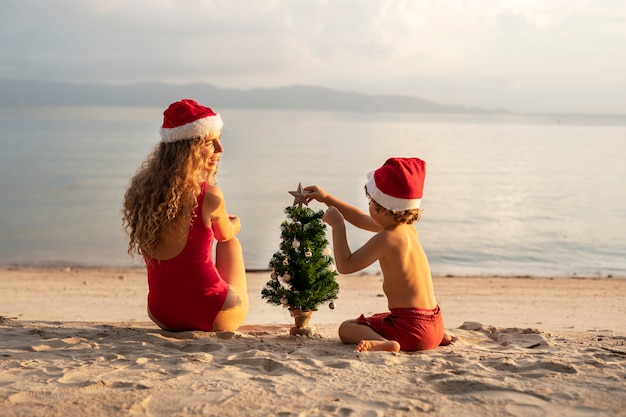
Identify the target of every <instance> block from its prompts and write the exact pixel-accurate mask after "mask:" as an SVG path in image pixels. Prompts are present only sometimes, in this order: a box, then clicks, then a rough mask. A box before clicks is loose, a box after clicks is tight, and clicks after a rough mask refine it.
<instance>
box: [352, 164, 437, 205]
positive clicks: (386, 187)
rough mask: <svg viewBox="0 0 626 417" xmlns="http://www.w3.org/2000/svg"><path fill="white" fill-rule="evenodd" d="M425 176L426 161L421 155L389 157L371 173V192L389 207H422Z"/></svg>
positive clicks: (380, 202) (368, 186)
mask: <svg viewBox="0 0 626 417" xmlns="http://www.w3.org/2000/svg"><path fill="white" fill-rule="evenodd" d="M425 176H426V162H424V161H422V160H421V159H418V158H389V159H387V161H386V162H385V164H384V165H383V166H382V167H380V168H378V169H377V170H376V171H374V172H370V173H369V174H368V178H369V179H368V181H367V184H366V185H365V187H366V189H367V193H368V194H369V196H370V197H371V198H372V199H373V200H374V201H376V202H377V203H378V204H380V205H381V206H383V207H384V208H386V209H387V210H398V211H404V210H409V209H416V208H419V207H420V203H421V201H422V193H423V190H424V177H425Z"/></svg>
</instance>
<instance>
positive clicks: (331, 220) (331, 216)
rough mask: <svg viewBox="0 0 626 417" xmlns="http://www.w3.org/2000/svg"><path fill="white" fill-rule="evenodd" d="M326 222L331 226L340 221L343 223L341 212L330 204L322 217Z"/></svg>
mask: <svg viewBox="0 0 626 417" xmlns="http://www.w3.org/2000/svg"><path fill="white" fill-rule="evenodd" d="M322 220H324V221H325V222H326V223H328V224H329V225H330V226H331V227H333V226H336V225H338V224H340V223H343V221H344V219H343V214H341V212H340V211H339V210H337V208H336V207H333V206H330V207H328V210H326V213H324V216H323V217H322Z"/></svg>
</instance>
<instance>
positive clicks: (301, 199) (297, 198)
mask: <svg viewBox="0 0 626 417" xmlns="http://www.w3.org/2000/svg"><path fill="white" fill-rule="evenodd" d="M309 193H310V191H305V190H303V189H302V183H298V189H297V190H295V191H289V194H291V195H292V196H293V204H292V206H295V205H296V204H297V205H298V206H299V207H302V204H304V205H308V203H307V202H306V197H305V196H306V195H307V194H309Z"/></svg>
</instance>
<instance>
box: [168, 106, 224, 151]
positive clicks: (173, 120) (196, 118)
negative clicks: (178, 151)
mask: <svg viewBox="0 0 626 417" xmlns="http://www.w3.org/2000/svg"><path fill="white" fill-rule="evenodd" d="M223 126H224V123H222V118H221V117H220V115H219V114H217V113H215V112H214V111H213V110H211V108H209V107H205V106H203V105H201V104H198V103H197V102H195V101H194V100H189V99H183V100H181V101H177V102H175V103H172V104H170V106H169V107H168V108H167V110H165V111H164V112H163V126H162V127H161V129H160V133H161V142H164V143H171V142H176V141H179V140H188V139H195V138H199V137H203V136H207V135H209V134H215V133H219V132H220V131H221V130H222V127H223Z"/></svg>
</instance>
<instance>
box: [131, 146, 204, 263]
mask: <svg viewBox="0 0 626 417" xmlns="http://www.w3.org/2000/svg"><path fill="white" fill-rule="evenodd" d="M213 139H214V138H213V137H202V138H194V139H190V140H181V141H177V142H172V143H159V144H158V145H156V146H155V148H154V149H153V151H152V153H151V154H150V155H149V156H148V158H147V159H146V160H145V161H144V162H143V164H142V165H141V166H140V167H139V169H138V170H137V173H136V174H135V176H134V177H132V179H131V180H130V185H129V187H128V189H127V190H126V193H125V194H124V201H123V206H122V225H123V228H124V230H125V231H126V234H127V235H128V238H129V242H128V254H129V255H130V256H131V257H133V258H134V257H135V255H140V256H142V255H143V254H147V255H149V254H150V253H152V251H153V250H154V249H155V248H156V246H157V245H158V244H159V241H160V238H161V235H162V233H163V232H164V231H166V230H168V229H169V228H171V227H172V226H173V225H174V224H175V223H174V220H175V219H176V218H180V217H179V216H181V215H183V214H187V215H188V214H189V213H191V212H192V211H193V210H194V209H195V208H196V206H197V204H198V201H197V198H198V195H199V194H200V190H201V183H202V182H204V181H208V180H209V178H207V174H206V158H204V157H203V156H202V152H201V150H202V148H203V146H205V145H206V143H207V142H209V141H211V140H213ZM184 227H188V225H185V226H184Z"/></svg>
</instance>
